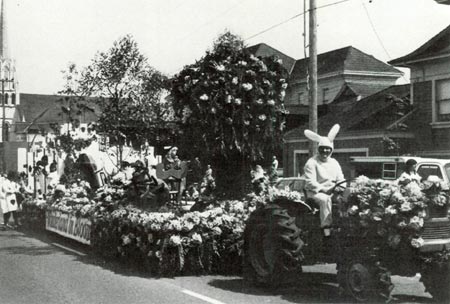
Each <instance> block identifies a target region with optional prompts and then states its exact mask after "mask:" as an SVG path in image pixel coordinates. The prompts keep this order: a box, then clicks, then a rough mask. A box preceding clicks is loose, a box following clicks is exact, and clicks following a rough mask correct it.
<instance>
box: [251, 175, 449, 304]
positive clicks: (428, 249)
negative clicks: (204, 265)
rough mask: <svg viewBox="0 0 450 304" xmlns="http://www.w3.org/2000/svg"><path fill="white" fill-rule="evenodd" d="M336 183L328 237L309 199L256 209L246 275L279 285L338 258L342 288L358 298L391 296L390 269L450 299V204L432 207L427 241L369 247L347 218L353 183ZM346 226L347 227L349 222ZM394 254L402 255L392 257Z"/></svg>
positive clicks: (280, 201)
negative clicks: (308, 268) (406, 245)
mask: <svg viewBox="0 0 450 304" xmlns="http://www.w3.org/2000/svg"><path fill="white" fill-rule="evenodd" d="M342 186H343V184H342V183H339V184H336V186H335V188H334V191H333V194H332V202H333V207H332V208H333V209H332V210H333V227H332V233H331V236H329V237H324V236H323V231H322V229H321V228H320V219H319V214H318V210H317V208H318V207H316V206H315V205H314V202H313V201H312V200H310V199H305V200H302V201H293V200H290V199H286V198H278V199H274V200H273V201H271V202H269V203H267V204H266V205H264V206H263V207H260V208H257V209H256V210H255V211H254V212H253V213H252V214H251V215H250V217H249V219H248V221H247V224H246V229H245V231H244V264H243V275H244V280H246V281H247V282H250V283H252V284H257V285H263V286H268V287H273V288H274V287H278V286H279V285H280V284H283V283H286V282H291V283H292V282H293V281H296V280H298V279H300V278H301V273H302V266H304V265H314V264H318V263H336V265H337V266H336V268H337V281H338V283H339V288H340V291H341V292H342V293H343V294H345V295H346V296H349V297H350V298H351V299H352V300H353V301H355V302H368V301H387V300H389V299H390V294H391V291H392V289H393V284H392V282H391V277H390V276H391V274H396V275H400V276H415V275H416V274H417V273H420V274H421V281H422V282H423V283H424V285H425V287H426V289H427V291H428V292H429V293H430V294H431V295H432V296H433V298H434V299H435V300H437V301H439V303H448V301H449V299H450V260H449V257H450V220H449V218H448V213H447V211H448V207H444V208H434V209H433V208H429V210H427V211H428V215H427V218H426V219H425V223H424V227H423V233H422V235H423V239H424V240H425V244H423V246H422V247H421V248H420V250H419V249H417V250H414V249H415V248H411V249H409V248H407V249H404V248H403V249H401V250H399V249H397V251H394V250H393V249H391V248H380V249H379V250H378V251H373V250H369V247H370V240H367V239H365V238H361V236H358V235H357V233H354V234H353V235H350V234H348V233H347V232H348V231H351V230H352V229H353V227H349V226H348V222H347V221H345V219H344V218H343V214H345V210H344V208H345V207H344V206H346V200H347V199H348V197H349V188H343V187H342ZM346 225H347V226H346ZM392 256H395V257H397V258H396V259H394V260H393V259H392Z"/></svg>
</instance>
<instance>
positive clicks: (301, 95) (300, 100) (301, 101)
mask: <svg viewBox="0 0 450 304" xmlns="http://www.w3.org/2000/svg"><path fill="white" fill-rule="evenodd" d="M304 95H305V94H304V93H303V92H300V93H298V94H297V102H298V104H304V103H305V100H304V99H305V97H304Z"/></svg>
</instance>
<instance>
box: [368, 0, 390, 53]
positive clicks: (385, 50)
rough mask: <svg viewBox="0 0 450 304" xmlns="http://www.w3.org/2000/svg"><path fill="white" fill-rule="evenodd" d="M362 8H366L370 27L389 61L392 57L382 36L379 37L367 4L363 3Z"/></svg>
mask: <svg viewBox="0 0 450 304" xmlns="http://www.w3.org/2000/svg"><path fill="white" fill-rule="evenodd" d="M361 3H362V6H363V7H364V11H365V12H366V16H367V19H368V20H369V23H370V27H371V28H372V31H373V32H374V34H375V36H376V37H377V40H378V42H379V43H380V45H381V47H382V48H383V50H384V52H385V53H386V55H387V56H388V58H389V59H391V55H390V54H389V52H388V51H387V49H386V47H385V46H384V43H383V41H382V40H381V37H380V35H378V32H377V30H376V28H375V25H374V23H373V21H372V18H371V17H370V14H369V11H368V10H367V7H366V4H365V3H364V2H362V1H361Z"/></svg>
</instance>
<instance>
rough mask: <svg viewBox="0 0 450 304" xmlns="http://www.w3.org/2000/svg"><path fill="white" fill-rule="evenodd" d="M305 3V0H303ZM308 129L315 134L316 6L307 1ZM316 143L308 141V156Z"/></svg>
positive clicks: (314, 1) (314, 148)
mask: <svg viewBox="0 0 450 304" xmlns="http://www.w3.org/2000/svg"><path fill="white" fill-rule="evenodd" d="M304 1H306V0H304ZM308 74H309V80H308V85H309V91H308V93H309V129H310V130H311V131H313V132H316V133H317V4H316V0H309V64H308ZM316 147H317V143H315V142H312V141H310V146H309V154H310V155H313V154H314V153H315V152H316Z"/></svg>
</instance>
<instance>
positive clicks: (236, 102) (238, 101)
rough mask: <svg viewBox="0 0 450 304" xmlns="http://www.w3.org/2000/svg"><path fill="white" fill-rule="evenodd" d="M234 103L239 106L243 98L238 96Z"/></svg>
mask: <svg viewBox="0 0 450 304" xmlns="http://www.w3.org/2000/svg"><path fill="white" fill-rule="evenodd" d="M234 103H235V104H236V105H238V106H239V105H240V104H241V103H242V100H241V99H240V98H236V99H235V100H234Z"/></svg>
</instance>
